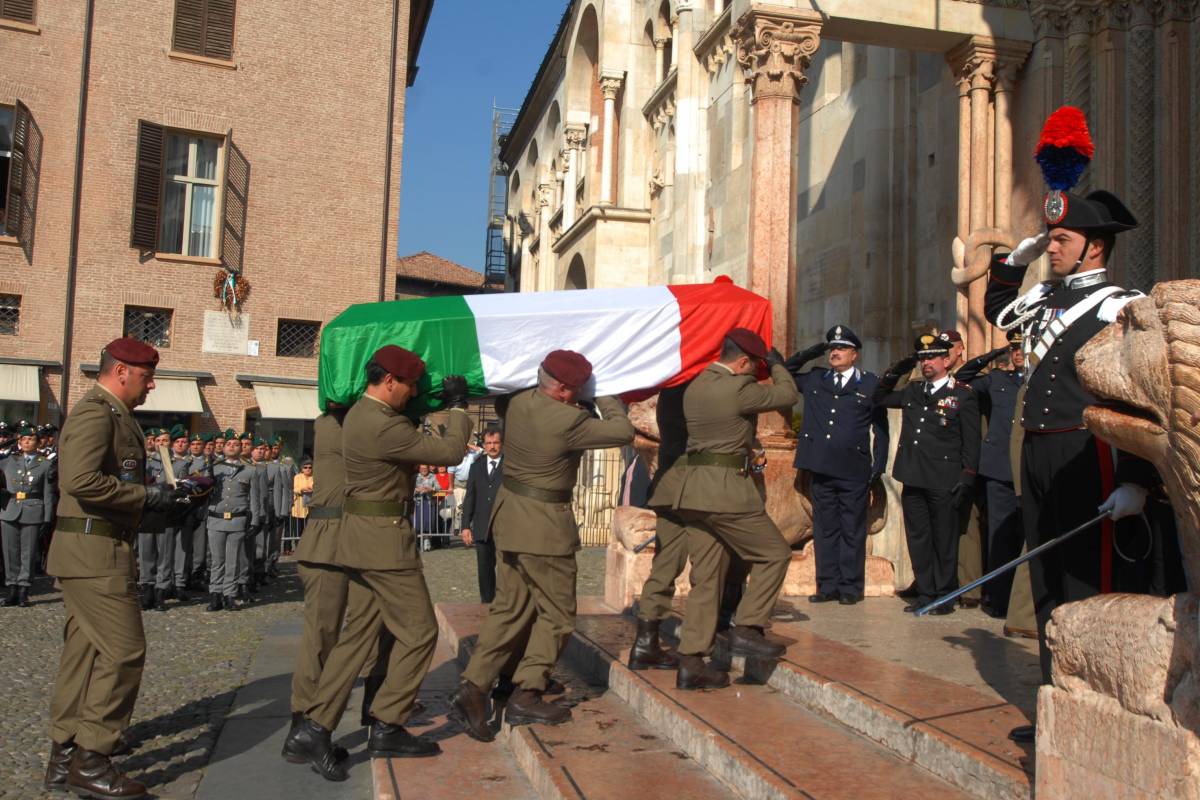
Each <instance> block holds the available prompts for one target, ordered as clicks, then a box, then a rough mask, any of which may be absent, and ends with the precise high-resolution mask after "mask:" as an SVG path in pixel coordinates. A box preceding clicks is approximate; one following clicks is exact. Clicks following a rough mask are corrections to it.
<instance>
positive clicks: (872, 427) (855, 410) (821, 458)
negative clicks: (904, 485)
mask: <svg viewBox="0 0 1200 800" xmlns="http://www.w3.org/2000/svg"><path fill="white" fill-rule="evenodd" d="M835 374H836V373H835V372H834V371H833V370H832V369H813V370H809V371H808V372H804V373H801V374H799V375H797V376H795V377H796V389H797V390H799V392H800V394H801V395H803V397H804V423H803V425H802V426H801V428H800V441H798V442H797V443H796V460H795V462H794V463H795V466H796V469H806V470H809V471H810V472H817V473H820V474H822V475H829V476H831V477H834V478H846V479H849V480H856V481H864V482H865V481H869V480H870V479H871V477H872V476H873V475H881V474H883V471H884V469H886V468H887V456H888V423H887V413H886V412H885V411H883V410H882V409H877V408H875V406H874V405H873V404H872V403H871V395H872V394H873V393H874V392H875V387H876V386H878V385H879V378H878V377H877V376H876V375H875V374H874V373H871V372H863V371H862V370H856V371H855V373H854V375H853V377H851V378H850V379H849V380H847V381H846V383H845V385H844V386H842V388H841V390H840V391H839V390H837V389H836V388H835V383H834V375H835ZM872 432H874V434H875V440H874V444H872V442H871V433H872Z"/></svg>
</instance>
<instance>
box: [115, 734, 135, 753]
mask: <svg viewBox="0 0 1200 800" xmlns="http://www.w3.org/2000/svg"><path fill="white" fill-rule="evenodd" d="M132 752H133V740H132V739H130V738H129V737H128V736H126V735H125V734H124V732H122V733H121V734H120V735H119V736H117V741H116V743H115V744H113V749H112V752H111V753H109V756H110V757H111V756H127V755H129V754H130V753H132Z"/></svg>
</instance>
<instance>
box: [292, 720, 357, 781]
mask: <svg viewBox="0 0 1200 800" xmlns="http://www.w3.org/2000/svg"><path fill="white" fill-rule="evenodd" d="M283 757H284V758H286V759H287V760H288V761H291V762H292V763H296V764H303V763H305V762H308V765H309V766H310V767H312V770H313V772H315V773H317V774H318V775H320V776H321V777H322V778H324V779H325V780H327V781H344V780H346V778H349V777H350V775H349V773H347V772H346V768H345V767H343V766H342V765H341V763H340V762H339V761H338V760H337V756H336V754H335V753H334V749H333V742H332V741H331V734H330V732H329V729H328V728H324V727H322V726H321V724H320V723H318V722H314V721H313V720H311V719H308V718H307V717H305V718H302V719H301V720H300V724H299V725H297V726H296V728H295V730H294V732H291V733H289V734H288V738H287V741H285V742H284V750H283Z"/></svg>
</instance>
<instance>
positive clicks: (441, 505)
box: [412, 485, 465, 551]
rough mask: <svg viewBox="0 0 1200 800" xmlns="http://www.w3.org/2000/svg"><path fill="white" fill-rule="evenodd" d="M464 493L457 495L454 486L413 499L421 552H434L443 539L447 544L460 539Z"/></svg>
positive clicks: (415, 527) (414, 527)
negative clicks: (461, 498) (436, 545)
mask: <svg viewBox="0 0 1200 800" xmlns="http://www.w3.org/2000/svg"><path fill="white" fill-rule="evenodd" d="M463 491H465V490H460V491H459V492H457V493H456V492H455V491H454V487H453V485H452V486H451V488H450V489H449V490H447V491H442V490H438V491H436V492H430V493H428V494H418V495H415V496H414V497H413V506H414V509H413V518H412V523H413V530H414V531H416V532H417V542H418V544H419V545H420V548H421V550H423V551H428V550H432V549H433V547H434V545H435V544H436V543H437V542H438V541H439V540H442V539H444V540H445V541H446V544H450V543H452V542H453V541H454V540H455V539H456V538H458V536H459V532H460V531H461V530H462V508H461V506H460V502H461V500H460V497H459V495H460V494H462V493H463Z"/></svg>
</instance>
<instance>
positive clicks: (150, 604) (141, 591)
mask: <svg viewBox="0 0 1200 800" xmlns="http://www.w3.org/2000/svg"><path fill="white" fill-rule="evenodd" d="M138 595H139V597H140V598H141V601H142V611H149V610H150V609H152V608H154V585H153V584H149V583H143V584H141V585H140V586H138Z"/></svg>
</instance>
